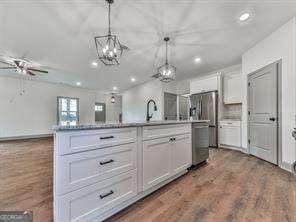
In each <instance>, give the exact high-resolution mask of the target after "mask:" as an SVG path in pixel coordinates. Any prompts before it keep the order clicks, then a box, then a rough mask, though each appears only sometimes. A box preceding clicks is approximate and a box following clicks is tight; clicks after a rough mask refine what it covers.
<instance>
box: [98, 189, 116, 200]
mask: <svg viewBox="0 0 296 222" xmlns="http://www.w3.org/2000/svg"><path fill="white" fill-rule="evenodd" d="M111 194H114V191H113V190H110V192H109V193H106V194H100V198H101V199H104V198H105V197H108V196H110V195H111Z"/></svg>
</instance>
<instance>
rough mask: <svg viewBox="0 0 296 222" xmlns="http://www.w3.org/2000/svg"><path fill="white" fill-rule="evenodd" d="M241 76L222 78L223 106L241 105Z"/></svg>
mask: <svg viewBox="0 0 296 222" xmlns="http://www.w3.org/2000/svg"><path fill="white" fill-rule="evenodd" d="M242 94H243V92H242V76H241V75H240V74H236V75H227V76H224V78H223V101H224V103H225V104H234V103H242V97H243V96H242Z"/></svg>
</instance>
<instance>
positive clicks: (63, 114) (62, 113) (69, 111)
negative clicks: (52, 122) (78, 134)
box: [58, 97, 79, 126]
mask: <svg viewBox="0 0 296 222" xmlns="http://www.w3.org/2000/svg"><path fill="white" fill-rule="evenodd" d="M78 104H79V100H78V99H77V98H69V97H58V125H61V126H75V125H77V124H78V122H79V112H78Z"/></svg>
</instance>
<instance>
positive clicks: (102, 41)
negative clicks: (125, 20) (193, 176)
mask: <svg viewBox="0 0 296 222" xmlns="http://www.w3.org/2000/svg"><path fill="white" fill-rule="evenodd" d="M106 2H107V3H108V34H107V35H104V36H96V37H95V43H96V50H97V55H98V59H99V60H100V61H101V62H102V63H104V64H105V65H119V60H120V57H121V56H122V54H123V52H124V51H125V50H128V47H127V46H125V45H122V44H121V43H120V41H119V39H118V37H117V36H116V35H112V34H111V25H110V23H111V22H110V13H111V4H112V3H113V0H106Z"/></svg>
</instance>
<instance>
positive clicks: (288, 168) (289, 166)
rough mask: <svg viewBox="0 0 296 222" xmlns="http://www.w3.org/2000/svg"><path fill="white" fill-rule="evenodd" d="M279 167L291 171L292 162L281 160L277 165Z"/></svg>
mask: <svg viewBox="0 0 296 222" xmlns="http://www.w3.org/2000/svg"><path fill="white" fill-rule="evenodd" d="M279 167H280V168H282V169H283V170H286V171H289V172H291V173H292V164H291V163H287V162H281V163H280V165H279Z"/></svg>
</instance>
